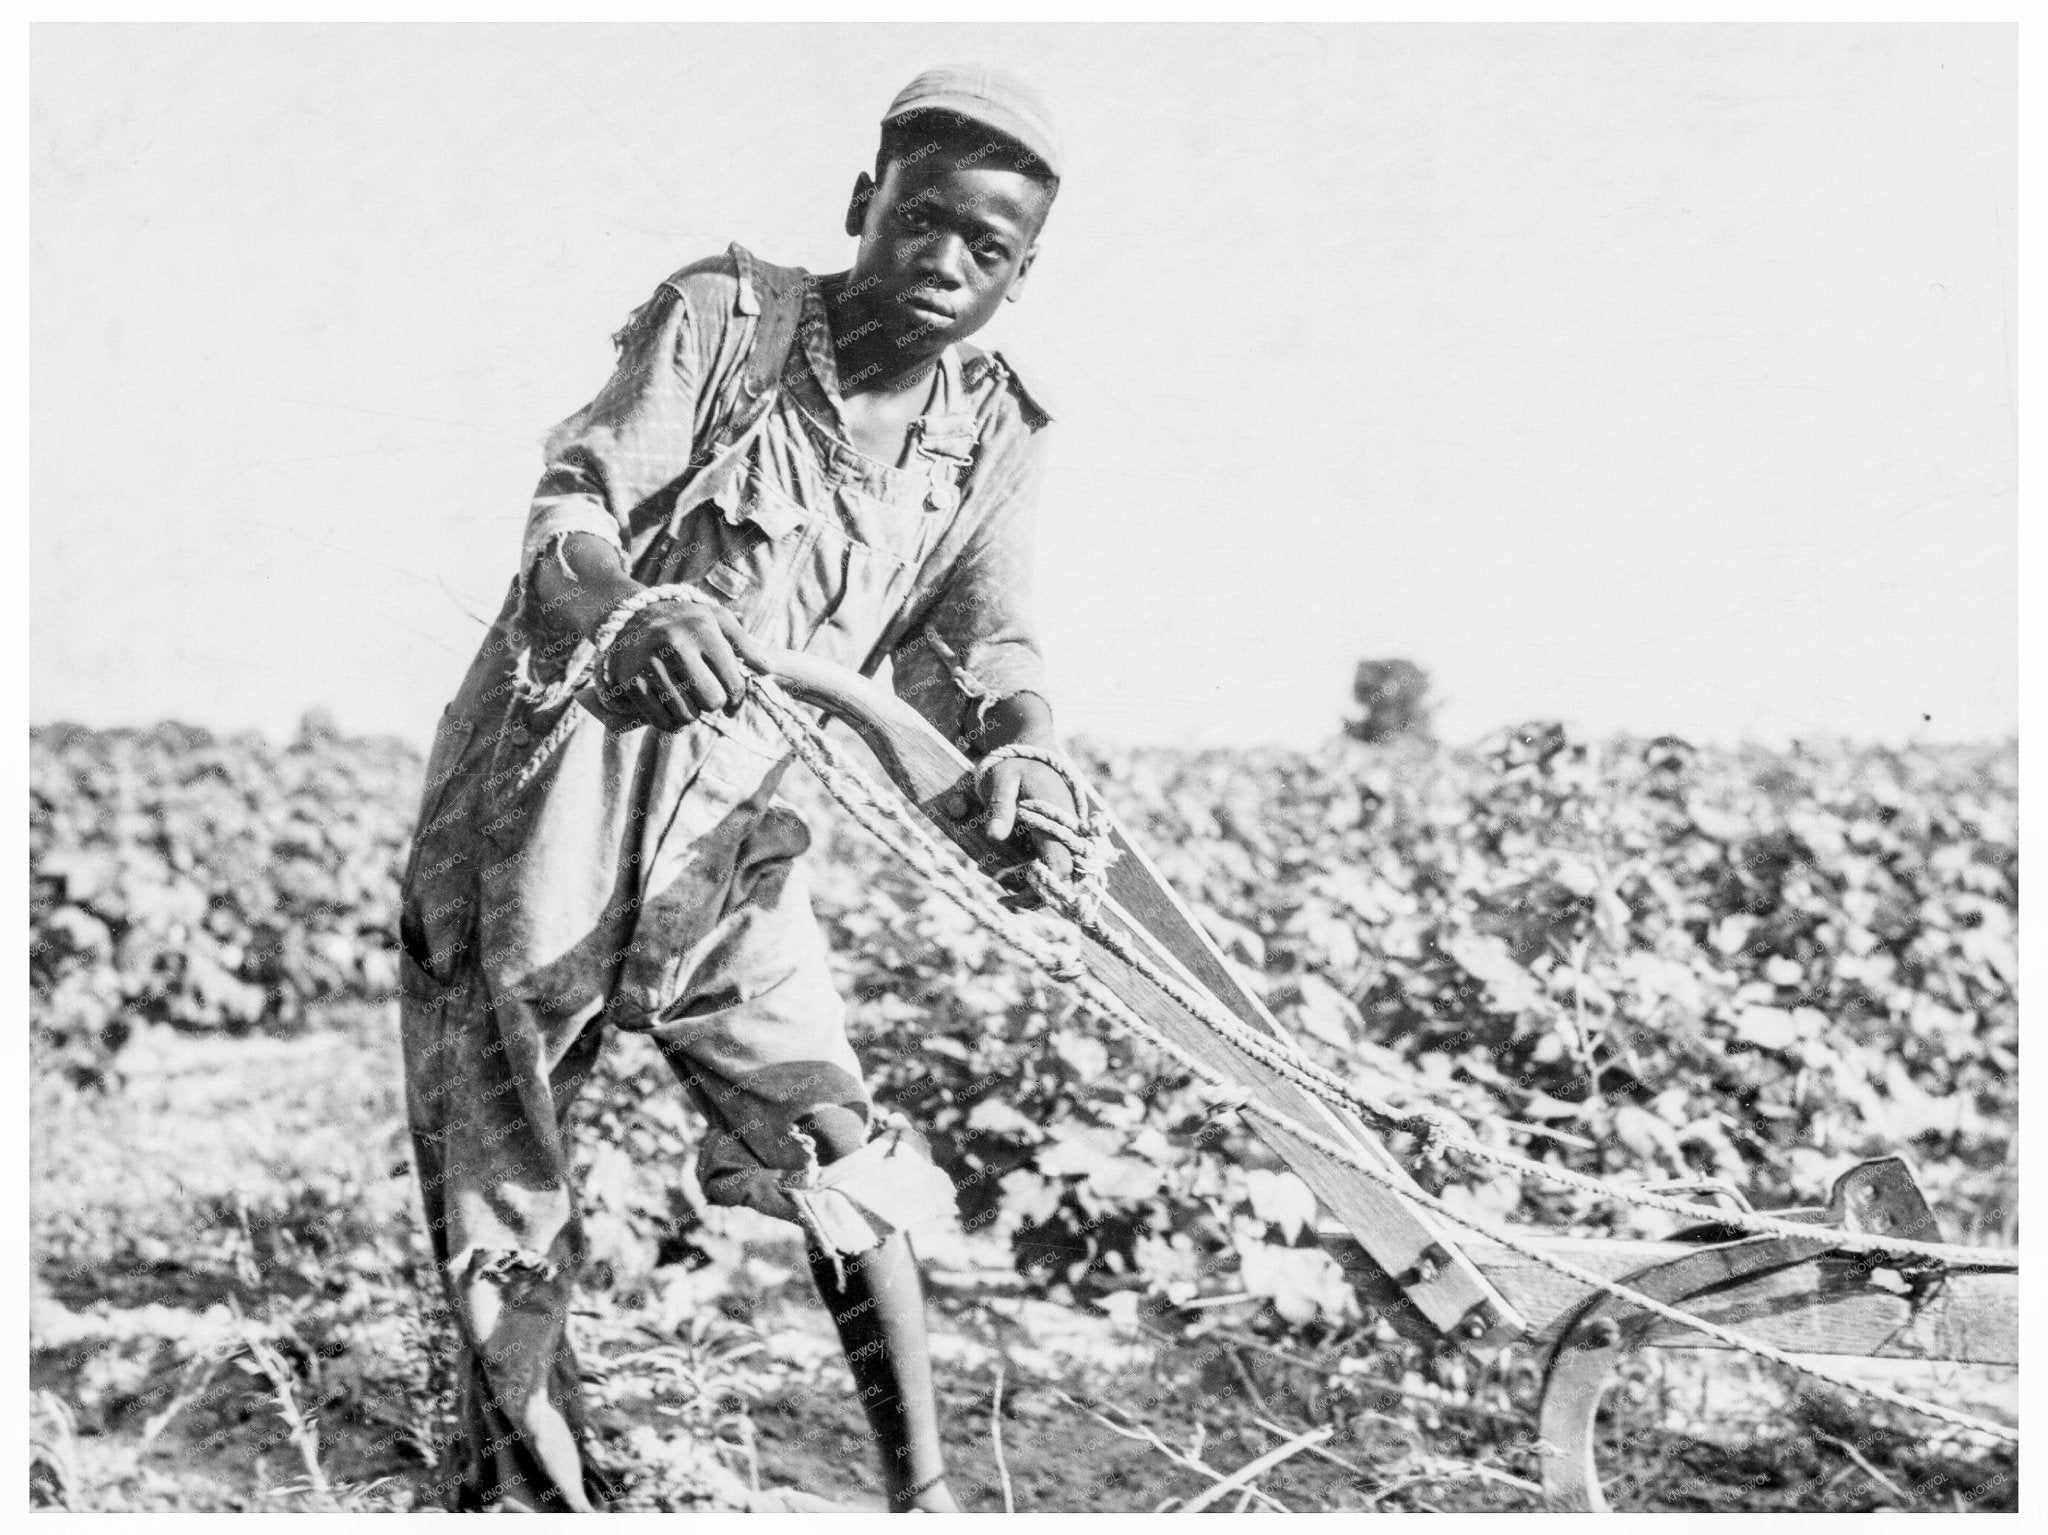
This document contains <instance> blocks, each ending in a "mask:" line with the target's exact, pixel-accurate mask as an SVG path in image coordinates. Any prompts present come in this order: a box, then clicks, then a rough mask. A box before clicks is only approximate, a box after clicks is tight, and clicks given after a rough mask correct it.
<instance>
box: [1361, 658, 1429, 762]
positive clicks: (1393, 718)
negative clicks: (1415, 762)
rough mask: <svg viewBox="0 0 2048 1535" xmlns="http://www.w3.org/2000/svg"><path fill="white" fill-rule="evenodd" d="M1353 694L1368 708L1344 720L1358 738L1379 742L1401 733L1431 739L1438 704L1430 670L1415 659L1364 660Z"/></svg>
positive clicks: (1363, 706) (1398, 735)
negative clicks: (1433, 697)
mask: <svg viewBox="0 0 2048 1535" xmlns="http://www.w3.org/2000/svg"><path fill="white" fill-rule="evenodd" d="M1351 697H1352V699H1353V701H1354V702H1356V703H1357V704H1358V706H1359V707H1360V708H1361V709H1363V710H1364V711H1365V712H1364V713H1363V714H1361V715H1359V717H1358V718H1356V719H1353V720H1347V721H1345V724H1344V729H1345V732H1346V734H1348V735H1350V736H1351V737H1352V738H1353V739H1354V740H1359V741H1364V742H1366V743H1367V744H1368V745H1375V744H1377V743H1379V742H1381V741H1391V740H1394V739H1396V738H1397V737H1400V736H1416V737H1420V738H1422V739H1425V740H1426V739H1428V737H1429V734H1430V715H1431V712H1432V710H1433V709H1434V705H1433V704H1432V703H1431V701H1430V698H1429V673H1427V672H1425V671H1424V670H1423V669H1422V668H1421V667H1419V666H1417V665H1416V664H1415V663H1414V662H1413V661H1401V660H1391V661H1360V662H1359V663H1358V670H1357V671H1356V672H1355V673H1354V674H1353V675H1352V678H1351Z"/></svg>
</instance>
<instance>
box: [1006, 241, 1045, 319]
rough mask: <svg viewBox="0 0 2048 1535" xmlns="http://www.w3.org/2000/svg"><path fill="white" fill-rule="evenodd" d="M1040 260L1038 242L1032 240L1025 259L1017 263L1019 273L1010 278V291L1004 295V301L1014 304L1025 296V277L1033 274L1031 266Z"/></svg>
mask: <svg viewBox="0 0 2048 1535" xmlns="http://www.w3.org/2000/svg"><path fill="white" fill-rule="evenodd" d="M1037 262H1038V242H1037V241H1036V240H1034V241H1032V242H1031V248H1030V249H1029V250H1027V251H1025V252H1024V259H1023V260H1022V261H1020V262H1018V263H1017V275H1016V276H1015V277H1013V278H1011V279H1010V287H1009V291H1008V292H1006V293H1005V294H1004V295H1003V302H1004V303H1006V304H1014V303H1016V302H1017V300H1018V299H1020V298H1022V297H1023V296H1024V279H1025V278H1027V277H1029V276H1030V275H1031V268H1032V267H1033V266H1035V265H1036V264H1037Z"/></svg>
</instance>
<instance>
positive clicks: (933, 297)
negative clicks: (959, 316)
mask: <svg viewBox="0 0 2048 1535" xmlns="http://www.w3.org/2000/svg"><path fill="white" fill-rule="evenodd" d="M897 302H898V303H900V304H902V305H903V307H904V308H906V309H908V310H911V311H912V312H913V313H915V314H918V315H921V316H923V317H924V318H925V319H927V320H931V321H935V322H937V323H938V324H941V325H951V324H952V323H953V320H954V315H953V311H952V309H951V308H949V307H948V306H947V305H946V304H945V303H943V302H941V301H940V299H939V296H938V295H937V294H935V293H933V292H932V291H931V289H929V288H912V289H911V290H910V291H909V292H908V293H905V294H904V295H902V297H901V298H899V299H898V300H897Z"/></svg>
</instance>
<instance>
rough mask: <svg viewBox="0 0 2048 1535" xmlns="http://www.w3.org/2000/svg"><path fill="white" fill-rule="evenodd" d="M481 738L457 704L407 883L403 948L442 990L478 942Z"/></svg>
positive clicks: (431, 766)
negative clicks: (477, 743)
mask: <svg viewBox="0 0 2048 1535" xmlns="http://www.w3.org/2000/svg"><path fill="white" fill-rule="evenodd" d="M475 736H476V722H475V721H474V720H470V719H464V718H461V717H459V716H457V715H456V714H455V713H454V710H453V706H452V705H451V706H450V708H449V710H448V711H447V712H446V713H444V714H443V715H442V716H441V725H440V728H439V729H437V730H436V731H435V732H434V747H433V750H432V752H431V753H429V755H428V757H427V777H426V786H425V788H424V790H423V791H422V793H421V795H420V819H419V825H418V827H417V828H416V829H415V830H414V832H413V838H412V847H411V850H410V851H409V853H408V854H407V856H406V865H405V873H404V875H403V876H402V877H401V879H400V882H399V907H398V941H399V946H400V948H401V950H402V951H403V953H404V955H405V958H406V959H408V960H410V961H411V962H412V964H413V965H414V966H416V967H418V969H419V971H420V973H421V975H422V976H423V977H424V978H425V979H426V980H427V981H428V982H430V983H432V985H434V986H447V985H449V984H451V983H452V982H453V981H454V980H455V978H456V976H457V975H459V974H460V973H461V969H462V963H463V960H464V958H465V957H466V956H467V955H468V952H469V950H470V949H471V948H472V947H473V946H474V944H475V941H476V938H475V935H476V880H477V863H478V859H477V855H476V847H477V844H478V838H477V834H476V831H475V828H474V827H473V826H472V825H471V824H470V823H471V821H472V820H473V819H474V812H475V808H476V804H477V797H478V796H477V775H476V771H475V769H476V762H475V760H474V755H473V754H472V753H471V751H470V749H469V748H470V745H471V743H472V741H473V740H474V739H475ZM400 968H401V972H403V970H404V967H403V965H401V967H400Z"/></svg>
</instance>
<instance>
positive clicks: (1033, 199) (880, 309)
mask: <svg viewBox="0 0 2048 1535" xmlns="http://www.w3.org/2000/svg"><path fill="white" fill-rule="evenodd" d="M969 158H970V160H971V158H972V157H969ZM1051 204H1052V196H1051V193H1050V191H1049V190H1048V189H1047V188H1046V187H1045V186H1044V185H1043V184H1042V183H1040V182H1036V181H1033V180H1032V179H1031V178H1030V177H1029V176H1025V175H1023V174H1022V173H1020V172H1017V171H1012V170H1003V169H998V168H995V167H992V166H990V165H988V164H987V163H986V162H985V161H983V162H982V163H967V164H962V163H961V156H960V154H959V152H958V151H956V150H952V149H950V148H942V149H938V150H935V151H934V152H932V153H931V154H928V155H925V156H923V157H922V158H921V159H918V160H916V161H914V162H913V161H908V160H892V161H891V162H890V163H889V166H888V168H887V169H886V170H885V171H884V173H883V178H882V184H881V186H880V187H879V188H877V187H876V186H875V183H874V179H873V178H872V177H870V176H868V175H867V174H866V173H865V172H863V173H862V175H861V177H860V180H859V181H857V182H856V183H855V184H854V189H853V202H852V203H851V205H850V206H849V207H848V208H847V211H846V232H847V233H848V234H850V235H857V236H859V237H860V254H859V255H858V256H857V257H856V258H855V260H854V264H853V270H852V272H851V273H850V274H849V280H848V283H847V287H848V289H849V290H850V291H851V292H855V293H859V294H860V295H861V296H862V302H863V305H864V306H868V313H870V314H871V315H873V316H874V317H875V318H876V319H879V320H880V321H881V324H882V330H883V331H884V333H885V334H887V336H888V338H889V339H890V340H891V341H896V342H901V343H902V344H903V346H904V347H906V348H908V347H910V346H911V345H913V344H914V345H916V347H917V349H918V351H920V352H924V353H927V354H931V355H936V354H937V353H938V352H939V351H941V350H943V349H944V348H945V347H946V346H947V345H948V344H949V343H951V342H955V341H964V340H966V339H967V338H968V337H969V336H971V335H973V334H974V333H975V332H976V331H978V330H980V329H981V328H982V326H984V325H986V324H988V322H989V321H990V320H991V319H992V318H993V317H994V315H995V311H996V306H997V305H998V304H1000V303H1001V302H1002V301H1003V300H1004V298H1006V297H1010V298H1014V297H1015V296H1016V295H1017V294H1018V293H1019V292H1020V291H1021V290H1022V287H1023V283H1024V274H1025V273H1027V272H1028V271H1030V270H1031V263H1032V261H1033V259H1034V258H1035V257H1036V256H1037V254H1038V246H1037V239H1038V230H1039V226H1040V225H1042V224H1043V223H1044V222H1045V215H1046V213H1047V211H1048V209H1049V208H1050V207H1051Z"/></svg>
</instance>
